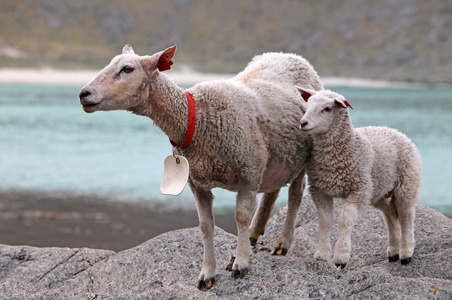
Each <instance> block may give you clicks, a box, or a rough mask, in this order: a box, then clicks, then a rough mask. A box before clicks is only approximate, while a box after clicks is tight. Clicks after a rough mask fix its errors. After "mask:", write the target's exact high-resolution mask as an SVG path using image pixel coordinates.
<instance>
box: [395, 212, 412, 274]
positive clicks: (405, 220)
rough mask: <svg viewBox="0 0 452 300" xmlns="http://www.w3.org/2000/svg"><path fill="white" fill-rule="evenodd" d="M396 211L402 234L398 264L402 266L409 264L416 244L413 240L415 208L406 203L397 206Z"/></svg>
mask: <svg viewBox="0 0 452 300" xmlns="http://www.w3.org/2000/svg"><path fill="white" fill-rule="evenodd" d="M397 211H398V213H399V222H400V228H401V233H402V234H401V235H402V245H401V248H400V262H401V263H402V265H407V264H409V263H410V262H411V257H412V256H413V252H414V246H415V244H416V242H415V240H414V218H415V207H414V204H409V203H407V204H406V205H398V206H397Z"/></svg>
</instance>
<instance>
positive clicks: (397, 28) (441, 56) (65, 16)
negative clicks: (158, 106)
mask: <svg viewBox="0 0 452 300" xmlns="http://www.w3.org/2000/svg"><path fill="white" fill-rule="evenodd" d="M451 33H452V2H451V1H449V0H431V1H423V0H379V1H367V0H366V1H363V0H345V1H337V0H326V1H325V0H324V1H315V0H314V1H300V0H278V1H273V0H260V1H251V0H227V1H219V0H214V1H212V0H165V1H163V0H160V1H148V0H128V1H119V0H96V1H92V0H77V1H73V0H58V1H57V0H2V1H1V2H0V68H1V67H36V68H41V67H47V66H50V67H54V68H71V69H74V68H77V69H85V68H94V69H98V68H99V67H103V66H105V64H106V63H108V61H109V60H110V59H111V58H112V57H113V56H114V55H116V54H118V53H119V52H120V50H121V49H122V46H123V45H124V44H126V43H131V44H132V45H133V46H134V48H135V50H136V52H137V53H139V54H141V55H144V54H153V53H155V52H157V51H160V50H163V49H165V48H166V47H168V46H171V45H173V44H177V45H178V53H177V57H176V59H175V62H176V65H175V67H176V66H177V64H178V63H179V64H180V65H182V64H188V65H191V66H192V67H194V68H196V69H197V70H199V71H209V72H224V73H229V72H231V73H232V72H236V71H239V70H241V69H242V68H243V67H244V66H245V64H246V63H247V62H248V61H249V60H250V59H251V58H252V57H253V56H254V55H256V54H261V53H263V52H267V51H284V52H293V53H297V54H300V55H303V56H304V57H306V58H307V59H308V60H309V61H310V62H311V63H312V64H313V65H314V67H315V68H316V69H317V70H318V72H319V73H320V75H321V76H343V77H361V78H369V79H388V80H405V81H420V82H425V83H452V75H451V72H450V70H452V34H451Z"/></svg>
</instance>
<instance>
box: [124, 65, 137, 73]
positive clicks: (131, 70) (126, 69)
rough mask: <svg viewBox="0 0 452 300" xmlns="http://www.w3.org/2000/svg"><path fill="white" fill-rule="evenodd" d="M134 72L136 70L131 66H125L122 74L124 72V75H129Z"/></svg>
mask: <svg viewBox="0 0 452 300" xmlns="http://www.w3.org/2000/svg"><path fill="white" fill-rule="evenodd" d="M133 70H134V68H132V67H129V66H125V67H124V68H122V69H121V72H124V73H127V74H128V73H132V72H133Z"/></svg>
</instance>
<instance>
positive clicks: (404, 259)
mask: <svg viewBox="0 0 452 300" xmlns="http://www.w3.org/2000/svg"><path fill="white" fill-rule="evenodd" d="M411 260H412V259H411V257H407V258H402V259H401V260H400V263H401V264H402V265H404V266H406V265H407V264H409V263H410V262H411Z"/></svg>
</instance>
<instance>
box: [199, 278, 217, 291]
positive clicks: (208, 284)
mask: <svg viewBox="0 0 452 300" xmlns="http://www.w3.org/2000/svg"><path fill="white" fill-rule="evenodd" d="M214 284H215V277H213V278H209V279H205V280H201V279H200V280H198V284H197V286H196V287H197V288H198V289H202V288H203V287H205V288H206V289H210V288H211V287H212V286H213V285H214Z"/></svg>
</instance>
